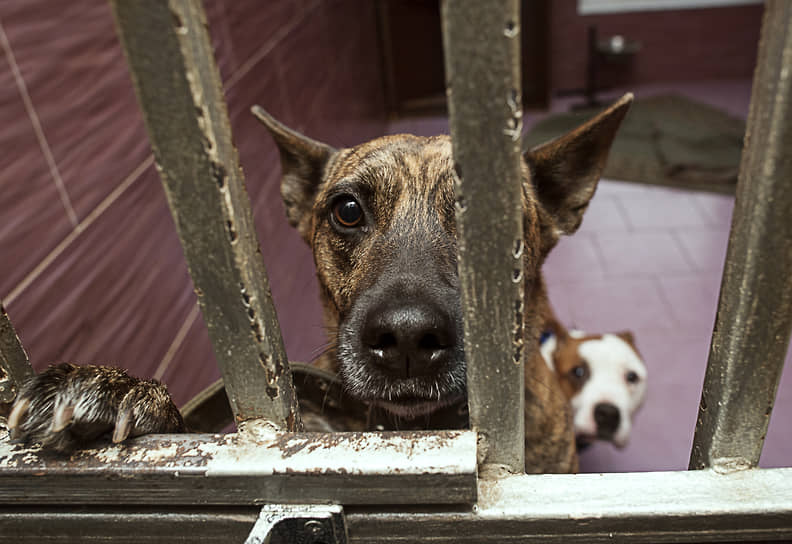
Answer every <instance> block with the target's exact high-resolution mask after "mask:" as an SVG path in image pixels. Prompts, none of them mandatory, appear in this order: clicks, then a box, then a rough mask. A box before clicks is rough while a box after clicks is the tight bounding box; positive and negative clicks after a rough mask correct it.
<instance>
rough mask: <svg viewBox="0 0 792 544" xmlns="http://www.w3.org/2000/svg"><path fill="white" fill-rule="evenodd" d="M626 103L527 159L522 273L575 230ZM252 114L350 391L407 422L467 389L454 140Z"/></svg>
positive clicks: (532, 272) (531, 274)
mask: <svg viewBox="0 0 792 544" xmlns="http://www.w3.org/2000/svg"><path fill="white" fill-rule="evenodd" d="M630 99H631V97H629V96H628V97H625V98H624V99H622V100H621V101H619V102H618V103H617V104H615V105H614V106H612V107H611V108H610V109H609V110H607V111H606V112H604V113H603V114H601V115H600V116H598V117H597V118H595V119H594V120H592V121H590V122H589V123H587V124H586V125H584V126H582V127H581V128H579V129H577V130H576V131H574V132H572V133H570V134H568V135H566V136H564V137H562V138H560V139H558V140H555V141H553V142H552V143H550V144H546V145H544V146H541V147H540V148H537V149H535V150H532V151H530V152H528V153H526V154H525V157H524V159H525V164H524V168H523V171H524V180H523V188H524V190H523V196H524V199H523V209H524V212H525V221H526V229H525V231H526V240H525V242H526V247H528V248H529V249H530V251H526V252H525V254H526V255H527V256H530V255H533V256H534V257H533V258H529V257H526V259H525V261H524V262H525V266H526V274H525V277H526V278H537V277H538V268H539V266H540V264H541V261H542V260H543V258H544V256H545V255H546V254H547V252H548V251H549V250H550V249H551V248H552V247H553V245H555V243H556V241H557V240H558V236H559V234H564V233H571V232H574V230H576V229H577V227H578V225H579V224H580V221H581V218H582V214H583V211H584V210H585V208H586V206H587V204H588V201H589V199H590V198H591V196H592V195H593V193H594V189H595V187H596V182H597V180H598V179H599V175H600V173H601V171H602V168H603V167H604V163H605V159H606V157H607V151H608V149H609V147H610V143H611V141H612V139H613V136H614V134H615V131H616V128H618V125H619V123H620V121H621V119H622V118H623V116H624V114H625V113H626V110H627V107H628V106H629V103H630ZM254 113H256V115H257V116H258V117H259V118H260V119H261V120H262V121H263V122H264V124H265V125H266V126H267V127H268V128H269V129H270V131H271V133H272V135H273V136H274V138H275V140H276V142H277V144H278V147H279V149H280V152H281V159H282V165H283V181H282V186H281V191H282V194H283V198H284V202H285V204H286V211H287V215H288V217H289V220H290V222H291V223H292V224H293V225H294V226H295V227H296V228H297V229H298V230H299V231H300V233H301V234H302V236H303V238H304V239H305V240H306V241H307V242H308V243H309V244H310V245H311V247H312V249H313V253H314V259H315V262H316V268H317V274H318V278H319V284H320V287H321V295H322V301H323V303H324V307H325V313H326V320H327V324H328V327H329V328H330V330H332V331H336V337H335V338H334V339H333V340H334V342H335V348H336V349H335V353H336V357H337V360H336V363H337V368H338V370H339V372H340V374H341V376H342V379H343V381H344V385H345V386H346V388H347V390H348V391H349V392H350V393H351V394H353V395H355V396H357V397H359V398H362V399H367V400H373V401H376V402H377V403H378V404H380V405H382V406H383V407H385V408H386V409H388V410H389V411H391V412H392V413H394V414H395V415H398V416H403V417H408V418H409V417H415V416H417V415H421V414H426V413H429V412H431V411H433V410H435V409H436V408H438V407H440V406H443V405H445V404H448V403H450V402H453V401H454V400H456V399H458V398H460V397H461V396H463V395H464V392H465V357H464V350H463V338H462V318H461V308H460V293H459V280H458V276H457V266H456V255H457V241H456V222H455V206H454V171H453V160H452V155H451V141H450V139H449V138H448V137H447V136H438V137H434V138H420V137H416V136H409V135H398V136H388V137H383V138H379V139H376V140H372V141H370V142H367V143H364V144H361V145H359V146H356V147H354V148H351V149H342V150H339V151H337V150H335V149H332V148H330V147H329V146H326V145H324V144H321V143H318V142H315V141H313V140H310V139H308V138H306V137H305V136H302V135H300V134H297V133H295V132H293V131H291V130H289V129H288V128H286V127H284V126H283V125H281V124H280V123H278V122H277V121H275V120H274V119H272V118H271V117H270V116H269V115H267V114H266V113H265V112H263V110H261V109H259V108H254ZM531 281H534V280H531ZM528 287H530V286H528ZM526 292H533V290H532V289H526ZM532 307H533V305H532V304H526V308H532ZM530 320H531V319H530V317H529V318H528V319H527V321H530Z"/></svg>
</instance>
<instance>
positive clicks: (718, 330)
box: [690, 0, 792, 469]
mask: <svg viewBox="0 0 792 544" xmlns="http://www.w3.org/2000/svg"><path fill="white" fill-rule="evenodd" d="M790 214H792V2H788V1H786V0H770V1H768V2H767V3H766V5H765V14H764V21H763V23H762V34H761V39H760V43H759V60H758V65H757V69H756V73H755V74H754V82H753V91H752V94H751V108H750V113H749V116H748V126H747V130H746V135H745V149H744V151H743V156H742V162H741V164H740V177H739V182H738V184H737V201H736V204H735V208H734V217H733V219H732V227H731V234H730V238H729V248H728V251H727V254H726V266H725V268H724V272H723V283H722V285H721V292H720V301H719V304H718V314H717V317H716V320H715V329H714V331H713V334H712V345H711V348H710V356H709V363H708V366H707V372H706V376H705V378H704V389H703V392H702V395H701V406H700V407H699V416H698V422H697V424H696V434H695V437H694V439H693V450H692V452H691V458H690V468H694V469H699V468H704V467H722V468H724V469H729V468H734V469H739V468H748V467H754V466H756V465H757V463H758V462H759V456H760V454H761V452H762V445H763V443H764V437H765V433H766V432H767V425H768V423H769V420H770V412H771V410H772V408H773V402H774V400H775V393H776V389H777V388H778V381H779V378H780V376H781V369H782V367H783V364H784V356H785V355H786V351H787V346H788V344H789V335H790V328H791V327H792V280H790V271H792V215H790Z"/></svg>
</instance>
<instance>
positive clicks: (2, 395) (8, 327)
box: [0, 301, 33, 415]
mask: <svg viewBox="0 0 792 544" xmlns="http://www.w3.org/2000/svg"><path fill="white" fill-rule="evenodd" d="M32 375H33V367H31V366H30V361H29V360H28V356H27V353H25V348H23V347H22V342H20V341H19V336H17V333H16V331H15V330H14V326H13V325H12V324H11V320H10V319H9V317H8V313H7V312H6V309H5V307H4V306H3V303H2V301H0V405H2V404H10V403H12V402H13V401H14V399H15V398H16V394H17V391H18V390H19V386H20V384H21V383H22V382H23V381H25V380H26V379H27V378H29V377H31V376H32ZM0 415H1V414H0Z"/></svg>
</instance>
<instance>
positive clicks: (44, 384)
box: [8, 364, 184, 453]
mask: <svg viewBox="0 0 792 544" xmlns="http://www.w3.org/2000/svg"><path fill="white" fill-rule="evenodd" d="M8 427H9V430H10V431H11V438H12V439H20V440H22V441H24V442H27V443H40V444H41V445H42V447H43V448H44V449H46V450H50V451H55V452H58V453H69V452H71V451H73V450H75V449H80V448H85V447H88V446H91V445H92V444H93V443H94V442H95V441H96V440H97V439H98V438H99V437H100V436H102V435H112V440H113V442H121V441H123V440H126V439H127V438H128V437H133V436H139V435H142V434H148V433H171V432H183V431H184V422H183V420H182V417H181V414H179V410H178V409H177V408H176V406H175V405H174V404H173V401H172V400H171V398H170V395H168V391H167V389H166V388H165V386H164V385H162V384H161V383H159V382H157V381H153V380H151V381H146V380H140V379H137V378H132V377H131V376H129V375H128V374H127V373H126V372H124V371H123V370H121V369H118V368H111V367H103V366H76V365H71V364H60V365H55V366H51V367H50V368H48V369H47V370H46V371H44V372H42V373H41V374H39V375H37V376H34V377H33V378H31V379H30V380H28V381H27V382H26V383H25V384H24V385H23V386H22V388H21V389H20V391H19V395H18V396H17V400H16V402H15V403H14V407H13V409H12V410H11V414H10V416H9V417H8Z"/></svg>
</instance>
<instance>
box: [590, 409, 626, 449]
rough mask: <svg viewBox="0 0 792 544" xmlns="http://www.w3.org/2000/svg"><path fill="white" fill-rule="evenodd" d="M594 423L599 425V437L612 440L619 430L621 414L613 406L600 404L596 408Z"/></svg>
mask: <svg viewBox="0 0 792 544" xmlns="http://www.w3.org/2000/svg"><path fill="white" fill-rule="evenodd" d="M594 421H595V422H596V423H597V436H598V437H599V438H602V439H605V440H610V439H611V438H612V437H613V435H614V434H615V433H616V430H617V429H618V428H619V423H620V422H621V414H620V413H619V409H618V408H617V407H616V406H614V405H613V404H611V403H609V402H600V403H599V404H597V405H596V406H595V407H594Z"/></svg>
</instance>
